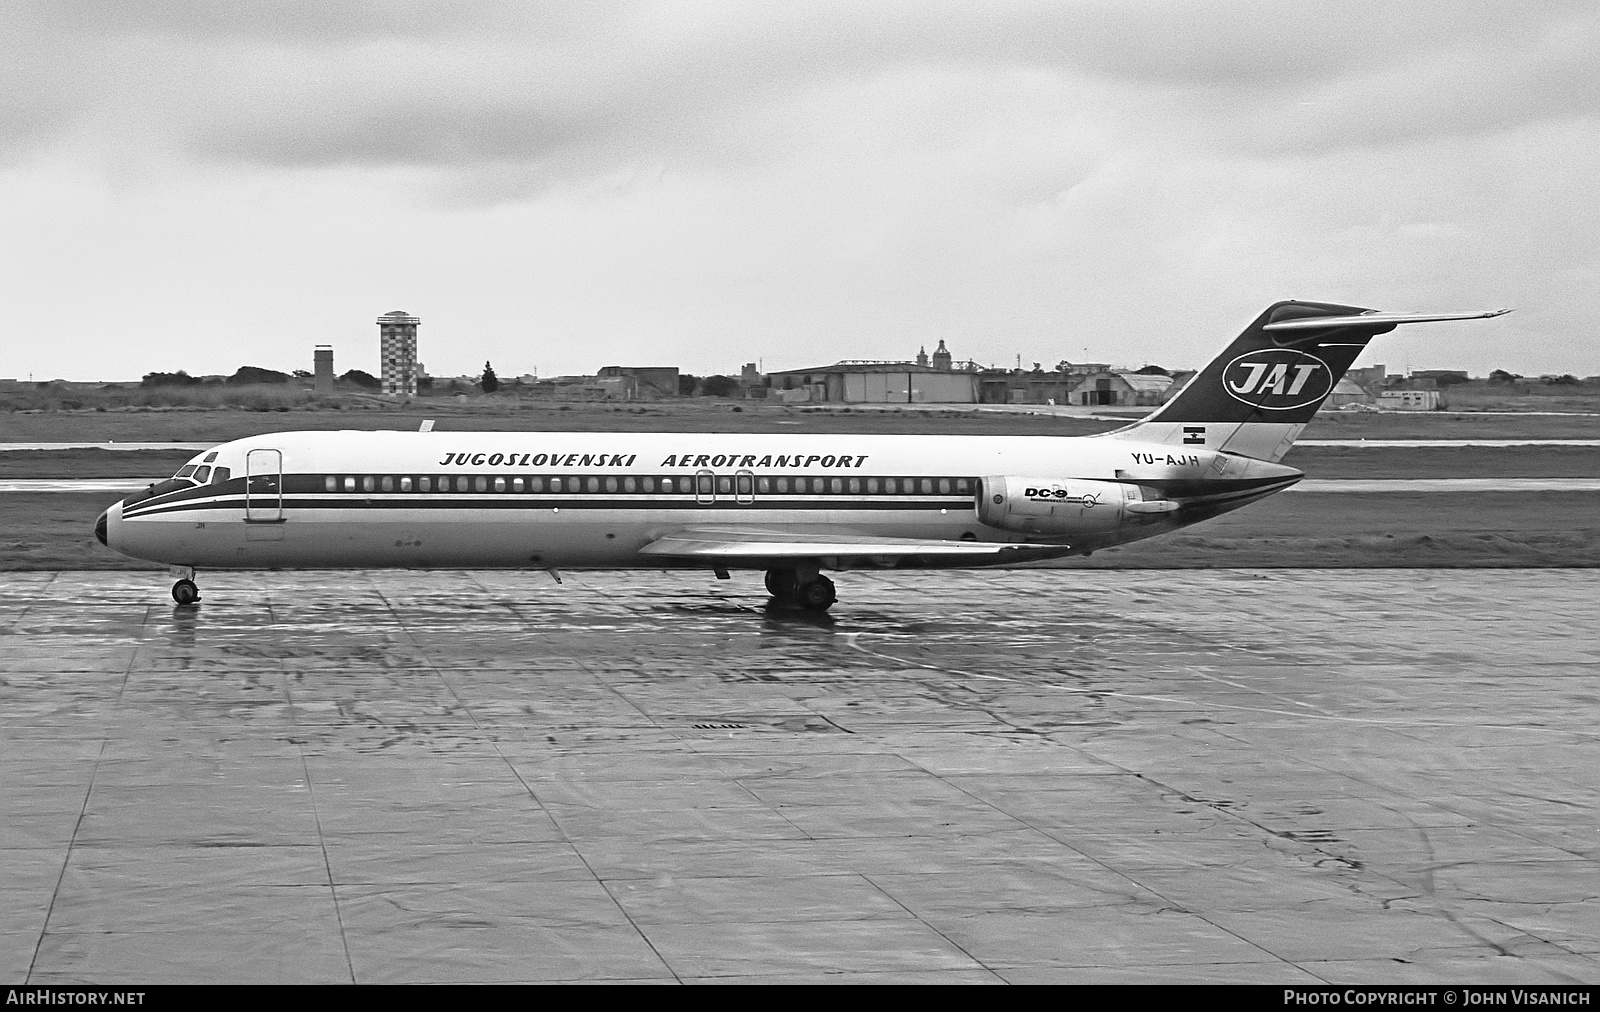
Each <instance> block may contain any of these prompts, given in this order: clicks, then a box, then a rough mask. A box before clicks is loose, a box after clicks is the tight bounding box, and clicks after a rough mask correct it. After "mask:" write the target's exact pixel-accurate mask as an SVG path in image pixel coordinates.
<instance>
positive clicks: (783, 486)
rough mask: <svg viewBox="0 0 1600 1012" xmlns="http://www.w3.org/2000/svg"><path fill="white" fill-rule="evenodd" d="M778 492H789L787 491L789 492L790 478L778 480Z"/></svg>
mask: <svg viewBox="0 0 1600 1012" xmlns="http://www.w3.org/2000/svg"><path fill="white" fill-rule="evenodd" d="M778 491H779V492H787V491H789V479H788V478H779V479H778Z"/></svg>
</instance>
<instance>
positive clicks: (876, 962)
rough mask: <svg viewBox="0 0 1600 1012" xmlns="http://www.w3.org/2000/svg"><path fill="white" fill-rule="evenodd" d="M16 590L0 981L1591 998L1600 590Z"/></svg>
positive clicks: (1542, 575)
mask: <svg viewBox="0 0 1600 1012" xmlns="http://www.w3.org/2000/svg"><path fill="white" fill-rule="evenodd" d="M166 583H167V581H166V580H165V579H163V578H162V577H161V576H160V575H159V574H149V573H10V574H7V575H6V577H5V579H4V581H3V582H0V634H3V635H4V636H5V649H4V651H3V653H0V676H3V677H0V721H3V723H0V731H3V733H0V792H3V793H0V798H3V802H4V808H3V816H4V817H3V818H0V849H3V853H0V896H3V900H0V902H3V903H4V909H5V910H6V912H7V913H6V916H5V917H4V918H0V925H3V926H0V975H4V976H5V977H6V978H7V979H10V980H13V981H18V982H24V981H25V982H26V983H28V984H30V985H45V984H54V983H68V982H72V983H82V982H108V983H109V982H127V981H140V982H151V983H155V982H167V981H273V982H278V981H283V982H287V981H360V982H402V981H454V980H471V981H522V980H533V981H566V980H638V981H664V982H674V981H684V982H692V981H751V980H761V981H791V980H800V981H821V980H847V981H928V982H945V981H949V982H1001V981H1009V982H1018V983H1021V982H1056V981H1067V982H1098V981H1151V982H1158V981H1169V982H1189V981H1246V982H1272V983H1278V982H1305V983H1315V982H1317V981H1331V982H1341V983H1343V982H1349V983H1375V982H1386V981H1414V982H1438V981H1450V982H1511V981H1516V982H1552V983H1560V982H1585V983H1591V984H1592V983H1596V982H1600V864H1597V862H1596V858H1597V857H1600V819H1597V815H1596V810H1597V806H1600V785H1597V784H1596V782H1595V777H1594V755H1595V751H1596V747H1597V745H1600V698H1597V697H1596V695H1595V692H1594V685H1595V684H1596V683H1595V678H1596V675H1600V644H1597V643H1596V640H1595V638H1594V635H1593V630H1594V629H1595V628H1596V626H1597V625H1600V622H1597V619H1600V615H1597V606H1596V604H1595V602H1596V601H1597V600H1600V573H1597V572H1596V571H1593V570H1562V571H1552V570H1539V571H1532V570H1497V571H1482V570H1477V571H1432V572H1422V571H1408V570H1383V571H1341V572H1328V571H1305V570H1277V571H1239V570H1224V571H1216V572H1148V571H1147V572H1128V571H1121V572H1097V571H1072V572H1059V571H1058V572H1038V571H1032V572H1030V571H1009V572H968V573H927V574H917V573H885V574H849V575H845V576H843V577H841V579H840V591H841V602H840V604H839V605H837V606H836V609H835V612H834V613H833V614H832V615H831V617H828V618H824V619H818V618H815V617H806V616H803V615H797V614H792V613H787V612H774V611H769V610H767V609H766V608H765V607H764V601H765V598H764V596H763V595H762V594H760V593H759V590H758V583H757V581H756V580H755V579H753V578H750V579H735V580H733V581H728V582H717V581H712V580H709V579H708V580H706V581H704V582H697V581H696V580H695V579H693V578H692V577H689V576H686V575H684V574H671V575H668V574H582V573H578V574H569V575H567V577H566V582H565V583H564V584H562V585H560V586H557V585H556V584H554V583H553V582H552V581H550V580H549V579H548V578H546V577H545V576H543V575H534V574H525V573H471V572H446V573H437V574H427V575H422V574H415V573H403V572H402V573H372V574H368V573H306V574H282V573H267V574H262V573H243V574H222V573H218V574H203V575H202V578H201V587H202V592H203V593H204V595H205V599H204V601H203V603H202V604H201V605H200V606H199V607H197V608H190V609H176V608H174V607H173V606H172V605H171V603H170V600H168V599H166Z"/></svg>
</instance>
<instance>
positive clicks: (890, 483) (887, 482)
mask: <svg viewBox="0 0 1600 1012" xmlns="http://www.w3.org/2000/svg"><path fill="white" fill-rule="evenodd" d="M883 490H884V491H885V492H887V493H889V494H890V495H897V494H898V493H899V492H900V485H899V484H898V483H897V482H896V481H895V480H894V479H893V478H885V479H883Z"/></svg>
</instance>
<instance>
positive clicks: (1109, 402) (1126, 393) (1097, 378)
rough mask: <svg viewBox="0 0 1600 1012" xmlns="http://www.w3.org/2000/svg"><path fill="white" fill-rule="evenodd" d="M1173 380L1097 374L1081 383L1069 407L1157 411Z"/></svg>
mask: <svg viewBox="0 0 1600 1012" xmlns="http://www.w3.org/2000/svg"><path fill="white" fill-rule="evenodd" d="M1171 386H1172V377H1171V376H1163V375H1161V374H1160V373H1155V374H1151V375H1146V374H1144V373H1136V372H1113V371H1110V370H1107V371H1104V372H1093V373H1090V374H1089V375H1087V376H1084V377H1082V378H1081V379H1079V380H1078V382H1077V384H1076V385H1074V386H1073V387H1072V389H1071V390H1070V391H1069V392H1068V393H1067V400H1066V403H1068V404H1078V405H1094V406H1098V407H1129V406H1133V405H1140V406H1149V407H1154V406H1156V405H1158V404H1160V403H1161V402H1162V401H1164V400H1165V399H1166V394H1167V390H1168V389H1169V388H1170V387H1171Z"/></svg>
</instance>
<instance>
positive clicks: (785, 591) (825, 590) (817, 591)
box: [767, 569, 839, 611]
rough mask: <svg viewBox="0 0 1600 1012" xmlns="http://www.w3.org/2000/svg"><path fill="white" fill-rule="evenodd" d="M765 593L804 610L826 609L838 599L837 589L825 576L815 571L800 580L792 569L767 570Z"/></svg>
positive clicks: (798, 575)
mask: <svg viewBox="0 0 1600 1012" xmlns="http://www.w3.org/2000/svg"><path fill="white" fill-rule="evenodd" d="M767 593H769V594H771V595H772V596H773V598H774V599H775V600H777V601H780V602H782V603H784V604H789V605H795V606H797V607H800V608H804V609H805V610H806V611H827V610H828V609H829V608H831V607H833V602H835V601H837V600H838V599H839V592H838V589H837V588H835V587H834V585H833V581H832V580H830V579H828V578H827V577H826V576H823V575H822V574H821V573H817V574H815V575H813V576H812V577H811V578H810V579H808V580H802V579H801V577H800V574H799V573H796V572H795V571H794V570H792V569H769V570H767Z"/></svg>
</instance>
